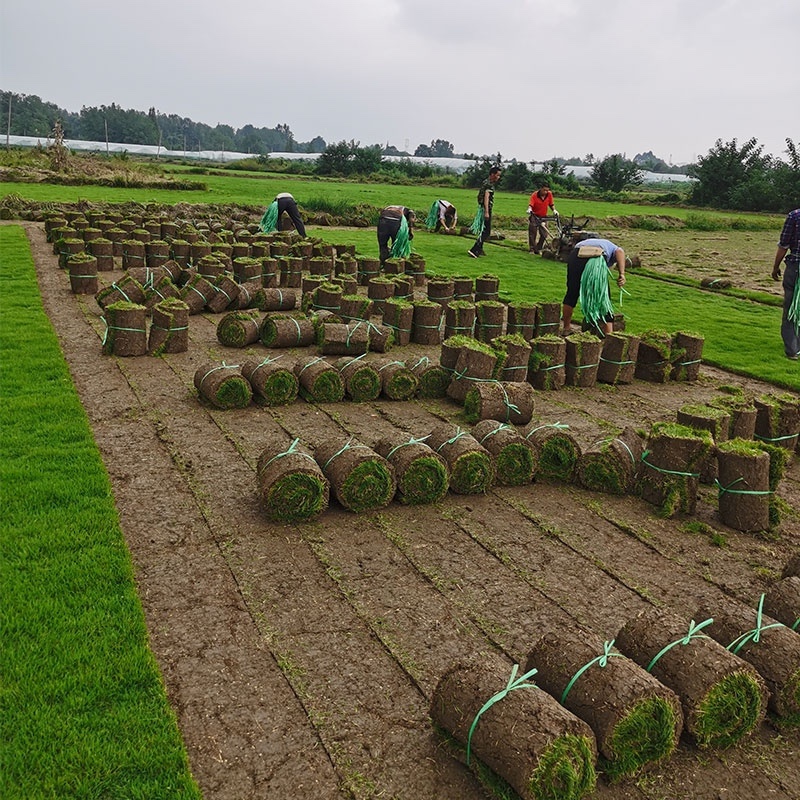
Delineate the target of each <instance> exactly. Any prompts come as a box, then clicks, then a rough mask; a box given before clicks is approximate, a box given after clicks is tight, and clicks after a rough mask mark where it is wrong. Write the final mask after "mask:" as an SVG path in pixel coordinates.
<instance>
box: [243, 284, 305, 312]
mask: <svg viewBox="0 0 800 800" xmlns="http://www.w3.org/2000/svg"><path fill="white" fill-rule="evenodd" d="M253 303H254V305H255V306H256V307H257V308H260V309H261V310H262V311H291V310H292V309H294V308H296V306H297V294H296V292H295V291H294V289H259V290H258V291H257V292H256V294H255V297H253Z"/></svg>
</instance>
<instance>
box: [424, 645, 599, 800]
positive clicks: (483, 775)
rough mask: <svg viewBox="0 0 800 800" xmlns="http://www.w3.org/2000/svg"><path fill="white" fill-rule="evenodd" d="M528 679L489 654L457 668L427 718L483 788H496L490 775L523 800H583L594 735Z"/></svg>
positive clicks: (592, 778) (444, 680)
mask: <svg viewBox="0 0 800 800" xmlns="http://www.w3.org/2000/svg"><path fill="white" fill-rule="evenodd" d="M534 677H535V676H531V675H528V674H527V673H524V674H518V668H517V666H516V665H514V666H512V665H511V664H509V663H508V662H507V661H506V660H505V659H504V658H502V657H501V656H499V655H495V654H490V653H485V654H484V653H481V654H479V655H475V656H472V657H471V658H467V659H464V660H462V661H458V662H456V663H455V664H453V665H452V666H451V667H450V668H449V669H448V670H447V671H446V672H445V673H444V675H442V677H441V678H440V680H439V682H438V684H437V686H436V689H435V690H434V693H433V697H432V699H431V717H432V718H433V721H434V723H435V724H436V725H437V726H438V727H439V728H441V729H442V730H444V731H445V732H446V733H447V734H449V735H450V736H452V737H453V739H454V740H455V742H457V743H458V745H460V747H459V748H458V749H457V750H456V751H455V753H454V754H455V755H457V756H460V757H466V761H467V765H468V766H469V767H470V768H471V769H473V770H474V771H475V772H476V774H477V775H478V777H479V778H480V779H481V780H482V781H483V782H484V783H486V784H493V785H496V784H497V781H496V780H493V776H492V775H489V774H487V770H486V768H488V770H491V772H492V773H494V775H496V776H499V777H500V778H501V779H502V780H503V781H505V782H506V783H507V784H508V785H509V786H510V787H511V788H512V789H513V790H514V791H515V792H516V793H517V795H518V796H519V797H521V798H522V799H523V800H581V798H584V797H586V796H587V795H589V794H591V792H592V791H593V790H594V787H595V782H596V772H595V763H596V760H597V745H596V742H595V738H594V735H593V734H592V731H591V729H590V728H589V726H588V725H587V724H586V723H585V722H583V721H582V720H580V719H578V718H577V717H576V716H575V715H574V714H572V713H571V712H570V711H568V710H567V709H566V708H564V707H563V706H561V705H559V703H558V702H556V701H555V700H554V699H553V698H552V697H551V696H550V695H549V694H548V693H547V692H545V691H542V690H541V689H540V688H539V687H538V686H536V685H535V683H534V682H533V679H534ZM490 701H494V702H491V703H490ZM462 748H463V749H462ZM484 765H485V766H484Z"/></svg>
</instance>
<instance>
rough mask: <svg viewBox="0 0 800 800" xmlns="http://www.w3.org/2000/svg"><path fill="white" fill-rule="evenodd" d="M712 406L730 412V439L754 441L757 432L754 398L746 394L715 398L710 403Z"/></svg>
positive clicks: (737, 393) (724, 395) (732, 394)
mask: <svg viewBox="0 0 800 800" xmlns="http://www.w3.org/2000/svg"><path fill="white" fill-rule="evenodd" d="M708 404H709V405H710V406H714V407H715V408H722V409H724V410H725V411H727V412H728V415H729V417H730V421H729V423H728V439H752V438H753V436H754V435H755V432H756V416H757V414H758V412H757V411H756V407H755V404H754V403H753V398H752V397H746V396H745V395H744V392H741V393H739V392H735V393H730V394H723V395H720V396H718V397H713V398H712V399H711V400H709V401H708Z"/></svg>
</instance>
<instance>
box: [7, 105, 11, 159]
mask: <svg viewBox="0 0 800 800" xmlns="http://www.w3.org/2000/svg"><path fill="white" fill-rule="evenodd" d="M10 149H11V92H9V93H8V127H7V128H6V150H10Z"/></svg>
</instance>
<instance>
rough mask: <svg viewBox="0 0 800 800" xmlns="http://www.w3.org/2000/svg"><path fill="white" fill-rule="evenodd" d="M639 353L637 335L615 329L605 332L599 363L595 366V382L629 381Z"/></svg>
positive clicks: (614, 383) (634, 369) (613, 382)
mask: <svg viewBox="0 0 800 800" xmlns="http://www.w3.org/2000/svg"><path fill="white" fill-rule="evenodd" d="M638 355H639V337H638V336H634V335H633V334H631V333H623V332H621V331H617V332H615V333H608V334H606V338H605V339H603V350H602V352H601V354H600V364H599V366H598V367H597V382H598V383H608V384H611V385H612V386H616V385H617V384H620V383H622V384H626V383H631V382H632V381H633V378H634V373H635V371H636V359H637V357H638Z"/></svg>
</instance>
